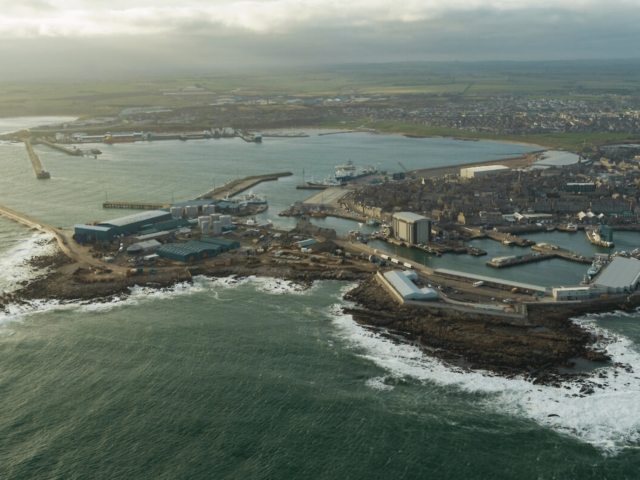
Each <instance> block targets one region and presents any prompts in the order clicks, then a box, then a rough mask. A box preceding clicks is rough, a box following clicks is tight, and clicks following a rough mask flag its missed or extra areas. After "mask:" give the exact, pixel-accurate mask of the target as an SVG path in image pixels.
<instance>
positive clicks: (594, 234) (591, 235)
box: [584, 227, 615, 248]
mask: <svg viewBox="0 0 640 480" xmlns="http://www.w3.org/2000/svg"><path fill="white" fill-rule="evenodd" d="M600 230H601V229H600V228H588V227H587V228H585V229H584V233H585V234H586V235H587V239H588V240H589V243H591V244H592V245H598V246H600V247H607V248H612V247H615V245H614V243H613V242H609V241H607V240H605V239H604V238H602V232H601V231H600Z"/></svg>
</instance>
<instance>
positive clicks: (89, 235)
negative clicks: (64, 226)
mask: <svg viewBox="0 0 640 480" xmlns="http://www.w3.org/2000/svg"><path fill="white" fill-rule="evenodd" d="M73 231H74V233H73V239H74V240H75V241H76V242H78V243H91V242H108V241H111V240H113V238H114V237H115V236H116V233H115V231H114V229H113V228H112V227H105V226H100V225H74V226H73Z"/></svg>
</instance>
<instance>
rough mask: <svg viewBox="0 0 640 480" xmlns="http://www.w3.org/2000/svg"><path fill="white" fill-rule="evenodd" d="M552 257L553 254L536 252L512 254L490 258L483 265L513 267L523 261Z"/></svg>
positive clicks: (529, 261) (528, 261) (536, 260)
mask: <svg viewBox="0 0 640 480" xmlns="http://www.w3.org/2000/svg"><path fill="white" fill-rule="evenodd" d="M552 258H555V255H553V254H547V253H540V252H536V253H528V254H526V255H512V256H509V257H496V258H492V259H491V260H487V261H486V262H485V265H487V266H488V267H493V268H506V267H515V266H516V265H522V264H524V263H532V262H540V261H542V260H550V259H552Z"/></svg>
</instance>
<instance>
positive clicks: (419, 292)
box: [384, 270, 438, 301]
mask: <svg viewBox="0 0 640 480" xmlns="http://www.w3.org/2000/svg"><path fill="white" fill-rule="evenodd" d="M384 278H386V279H387V281H388V282H389V283H390V284H391V286H392V287H393V288H394V289H395V290H396V292H398V294H399V295H400V296H401V297H402V298H403V299H404V300H422V301H430V300H438V292H436V291H435V290H433V289H431V288H422V289H421V288H418V287H417V286H416V284H415V283H413V282H412V280H417V278H418V275H417V274H416V273H415V272H413V271H411V270H407V271H404V272H397V271H395V270H393V271H391V272H387V273H385V274H384Z"/></svg>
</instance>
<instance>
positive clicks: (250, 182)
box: [196, 172, 293, 200]
mask: <svg viewBox="0 0 640 480" xmlns="http://www.w3.org/2000/svg"><path fill="white" fill-rule="evenodd" d="M291 175H293V173H291V172H279V173H269V174H266V175H254V176H251V177H245V178H240V179H238V180H233V181H231V182H228V183H225V184H224V185H222V186H220V187H218V188H214V189H213V190H211V191H209V192H207V193H203V194H202V195H200V196H199V197H197V198H196V199H197V200H203V199H209V198H225V197H233V196H234V195H237V194H239V193H241V192H244V191H245V190H248V189H250V188H252V187H254V186H255V185H258V184H259V183H262V182H273V181H275V180H278V179H279V178H281V177H290V176H291Z"/></svg>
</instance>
